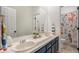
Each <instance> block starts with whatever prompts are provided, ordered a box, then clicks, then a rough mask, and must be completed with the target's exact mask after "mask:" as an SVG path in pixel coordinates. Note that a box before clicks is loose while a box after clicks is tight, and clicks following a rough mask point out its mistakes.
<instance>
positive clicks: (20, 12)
mask: <svg viewBox="0 0 79 59" xmlns="http://www.w3.org/2000/svg"><path fill="white" fill-rule="evenodd" d="M12 8H15V9H16V31H17V33H16V36H22V35H28V34H31V33H32V7H29V6H25V7H24V6H12Z"/></svg>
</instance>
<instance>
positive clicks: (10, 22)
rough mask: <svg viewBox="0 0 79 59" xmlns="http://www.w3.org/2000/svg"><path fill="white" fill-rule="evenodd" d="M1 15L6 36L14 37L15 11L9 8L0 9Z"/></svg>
mask: <svg viewBox="0 0 79 59" xmlns="http://www.w3.org/2000/svg"><path fill="white" fill-rule="evenodd" d="M1 14H2V15H5V20H4V23H5V24H6V26H7V34H9V35H10V36H14V35H15V31H16V10H15V9H13V8H10V7H1Z"/></svg>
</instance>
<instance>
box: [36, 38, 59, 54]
mask: <svg viewBox="0 0 79 59" xmlns="http://www.w3.org/2000/svg"><path fill="white" fill-rule="evenodd" d="M58 49H59V37H56V38H54V39H53V40H51V41H50V42H48V43H47V44H46V45H44V46H43V47H41V48H40V49H38V50H37V51H36V52H35V53H57V52H58Z"/></svg>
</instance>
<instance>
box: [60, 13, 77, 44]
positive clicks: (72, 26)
mask: <svg viewBox="0 0 79 59" xmlns="http://www.w3.org/2000/svg"><path fill="white" fill-rule="evenodd" d="M77 20H78V17H77V11H73V12H68V13H65V14H62V15H61V21H60V25H61V39H65V40H68V41H69V42H70V43H76V44H77Z"/></svg>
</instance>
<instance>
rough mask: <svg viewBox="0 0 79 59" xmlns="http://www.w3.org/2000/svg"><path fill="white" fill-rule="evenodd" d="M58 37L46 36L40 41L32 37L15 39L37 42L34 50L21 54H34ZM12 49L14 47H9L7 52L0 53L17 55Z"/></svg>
mask: <svg viewBox="0 0 79 59" xmlns="http://www.w3.org/2000/svg"><path fill="white" fill-rule="evenodd" d="M57 36H58V35H50V36H47V37H46V36H44V37H41V38H38V39H33V38H31V37H30V36H22V37H18V38H15V39H27V40H32V41H34V42H36V45H35V46H34V47H33V48H31V49H29V50H26V51H22V52H21V53H33V52H35V51H37V50H39V49H40V48H41V47H43V46H44V45H45V44H47V43H48V42H50V41H51V40H53V39H55V38H56V37H57ZM27 37H29V38H30V39H28V38H27ZM13 45H16V44H15V43H13ZM12 48H13V47H12V46H11V47H8V49H7V51H0V52H2V53H16V52H15V51H13V50H12Z"/></svg>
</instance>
